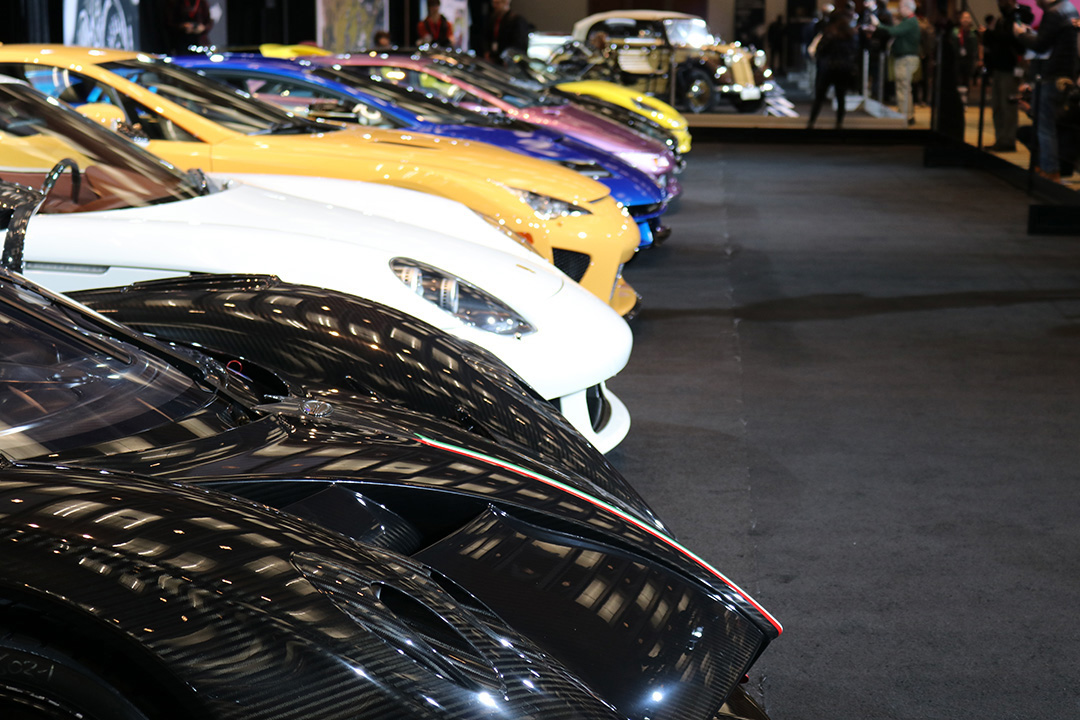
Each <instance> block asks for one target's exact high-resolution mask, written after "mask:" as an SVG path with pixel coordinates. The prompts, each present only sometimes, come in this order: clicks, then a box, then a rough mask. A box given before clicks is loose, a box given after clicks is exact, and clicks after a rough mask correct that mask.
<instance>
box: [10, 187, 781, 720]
mask: <svg viewBox="0 0 1080 720" xmlns="http://www.w3.org/2000/svg"><path fill="white" fill-rule="evenodd" d="M40 202H41V198H40V196H39V195H38V194H37V193H35V192H33V191H30V190H27V189H24V188H18V187H14V186H8V187H7V188H5V189H4V192H3V193H2V194H0V207H2V208H3V210H2V212H4V213H6V215H7V216H9V217H10V220H9V225H10V227H11V230H9V232H8V235H7V238H6V241H5V247H4V256H5V260H6V261H7V263H9V264H11V265H13V266H16V267H17V265H18V262H19V258H18V255H19V252H18V250H19V246H20V242H21V241H20V238H21V236H22V235H23V233H25V229H26V225H27V222H28V221H29V218H30V216H31V214H32V212H33V208H34V207H35V206H36V205H37V204H39V203H40ZM5 219H7V218H5ZM172 282H176V283H179V284H181V285H184V284H186V285H187V286H188V287H189V288H190V289H194V288H195V287H197V286H198V285H199V284H200V283H204V284H205V288H204V289H205V290H207V291H208V292H209V293H210V295H209V296H210V297H215V298H217V300H221V299H224V298H225V297H226V295H225V294H223V293H222V292H221V291H222V290H223V289H224V287H225V286H228V285H230V284H232V285H234V286H235V287H233V288H232V290H231V291H230V292H231V295H232V298H233V300H234V302H235V303H237V304H240V305H244V306H245V307H246V309H247V310H255V311H258V310H259V309H260V307H261V306H263V305H268V306H270V308H273V307H275V306H276V307H277V308H278V309H286V311H288V309H289V308H297V311H296V312H297V315H296V317H302V318H306V319H307V321H308V322H309V324H310V327H311V328H312V329H314V330H315V332H319V329H320V328H326V327H327V325H326V324H324V323H323V322H322V321H320V318H319V312H318V310H317V309H316V308H317V306H318V304H319V303H320V300H318V299H317V297H315V298H306V299H302V300H300V301H299V302H296V303H291V304H290V302H289V298H290V297H291V296H292V295H291V293H292V292H293V290H296V289H297V288H291V287H285V286H275V285H274V284H273V282H272V281H268V280H267V279H261V280H260V279H247V280H243V279H237V278H212V277H205V278H198V277H195V278H189V279H185V280H183V281H172ZM260 283H262V284H263V285H266V286H267V287H263V288H262V289H261V290H260V287H259V285H260ZM132 292H134V293H135V294H138V292H139V291H138V290H133V291H132ZM110 294H111V295H115V296H123V295H125V294H127V293H125V291H124V290H123V289H118V290H116V291H112V292H111V293H104V295H105V296H108V295H110ZM93 295H95V296H96V297H97V299H98V300H99V301H100V302H99V303H98V305H99V308H105V309H108V307H109V306H110V304H111V303H123V302H124V301H123V300H122V299H116V300H108V299H103V297H102V295H101V294H100V293H94V294H93ZM167 297H168V295H167V294H165V295H163V296H162V298H163V299H164V298H167ZM215 302H216V301H215ZM329 302H330V303H331V304H336V303H337V300H336V299H331V300H330V301H329ZM154 304H155V303H147V304H146V307H145V309H146V310H147V311H148V312H149V311H151V310H152V309H153V306H154ZM196 305H198V308H199V309H201V310H211V309H212V307H211V306H212V305H213V303H212V302H206V303H196ZM188 309H189V310H190V309H196V308H193V307H190V306H189V307H188ZM332 313H333V311H331V314H332ZM185 314H186V315H187V317H188V318H189V322H191V323H192V324H193V325H194V326H199V325H204V324H212V323H213V322H214V314H213V313H205V312H203V313H199V312H196V313H180V312H177V313H175V314H174V315H173V319H174V320H175V321H178V322H179V321H180V320H181V318H182V316H183V315H185ZM240 314H242V313H241V312H238V313H237V315H240ZM192 315H194V317H192ZM227 315H228V313H226V316H227ZM272 315H273V313H268V314H267V317H272ZM283 320H285V322H283V323H282V325H283V327H288V326H289V325H290V323H289V322H288V319H287V318H286V319H283ZM359 330H360V331H361V332H369V331H371V328H359ZM399 330H401V332H403V333H405V335H401V336H398V337H397V338H394V337H393V336H392V332H393V331H391V336H388V337H384V338H380V339H385V340H388V341H396V342H397V343H400V344H401V345H405V346H406V347H405V350H407V349H408V347H409V346H410V343H409V340H408V338H407V337H406V335H408V334H412V333H423V332H424V327H423V326H422V324H421V323H417V322H416V321H409V320H406V321H405V325H404V327H402V328H399ZM222 332H223V333H225V334H228V333H229V328H228V326H225V327H223V328H222ZM369 339H372V340H374V339H376V338H374V337H370V336H369ZM264 340H266V342H267V343H269V344H272V343H273V340H272V338H271V337H269V336H265V337H264ZM447 342H449V343H451V344H453V343H455V342H456V341H453V340H450V339H447ZM278 344H279V345H282V344H286V345H288V346H290V347H294V346H298V345H299V343H295V342H292V341H290V340H288V339H283V340H282V342H280V343H278ZM300 347H302V346H300ZM278 353H279V355H284V354H288V353H287V351H281V350H279V351H278ZM481 354H482V353H481ZM396 355H398V356H399V357H396V358H393V357H391V356H389V355H388V356H387V358H386V359H387V362H388V364H389V367H388V369H387V374H388V375H389V376H391V377H392V376H393V374H394V373H395V372H405V373H408V372H409V371H410V363H409V362H408V361H407V360H405V359H403V358H402V357H400V355H401V352H398V353H396ZM431 359H432V360H433V361H434V363H433V364H432V366H431V367H429V368H428V371H429V372H430V373H431V374H432V377H431V380H432V382H433V383H436V384H443V385H445V386H446V388H447V389H448V390H449V391H450V392H455V390H454V389H453V388H454V387H455V386H456V385H457V384H458V383H456V382H455V379H454V378H453V371H452V372H451V375H450V377H443V376H442V373H441V372H440V370H439V367H438V366H439V365H440V364H441V366H442V367H444V368H446V369H452V368H454V367H455V363H458V364H460V361H459V360H458V359H457V358H455V357H454V356H453V355H451V354H446V355H443V356H440V355H439V354H437V353H433V354H432V356H431ZM272 362H274V363H276V362H277V361H276V360H272ZM301 365H302V363H301ZM477 372H478V373H479V375H481V376H484V375H486V376H488V378H487V379H488V380H489V382H488V386H489V388H490V389H491V390H492V391H493V393H494V394H491V395H489V397H488V399H489V400H492V401H496V400H498V401H501V400H503V399H504V398H505V399H509V400H511V401H513V400H514V399H515V397H516V396H518V395H520V394H521V393H522V392H523V391H522V390H521V389H519V390H518V391H516V392H515V391H513V388H512V382H511V383H510V385H507V382H508V381H507V378H510V379H511V380H512V376H511V375H510V374H509V373H508V372H506V371H505V369H502V370H501V374H502V377H500V375H499V373H500V368H499V367H498V365H497V363H493V362H489V363H488V366H487V367H486V368H477ZM399 379H400V378H399ZM483 381H484V379H483V378H481V382H483ZM299 382H304V380H303V379H302V378H300V377H295V376H294V377H289V376H288V375H286V374H284V373H279V372H276V371H275V370H273V369H272V368H271V367H269V366H266V365H261V364H260V362H259V359H258V358H257V357H244V358H242V359H241V358H237V357H235V356H233V357H230V356H229V354H227V353H226V354H216V353H206V352H202V351H200V349H199V348H194V347H190V346H179V345H166V344H164V343H162V342H161V341H159V340H155V339H152V338H150V337H147V336H145V335H141V334H139V333H136V332H134V331H132V330H130V329H128V328H125V327H123V326H121V325H118V324H116V323H114V322H113V321H112V320H111V319H109V317H107V316H103V315H101V314H98V313H93V312H91V311H89V310H88V309H86V308H85V307H84V306H81V305H79V304H77V303H75V302H74V301H72V300H71V299H68V298H64V297H62V296H58V295H55V294H52V293H50V292H48V291H46V290H44V289H42V288H40V287H36V286H34V285H32V284H30V283H28V282H27V281H25V280H24V279H22V278H20V277H19V276H18V275H13V274H9V273H7V272H6V271H3V272H0V428H2V429H0V458H2V460H3V463H2V466H0V507H2V508H4V512H3V513H0V538H2V539H5V540H10V542H5V543H4V561H5V562H4V563H3V564H2V567H0V626H3V627H5V628H7V629H8V630H9V631H11V632H7V633H4V634H3V635H2V636H0V637H2V638H3V639H2V640H0V650H2V651H4V652H7V653H8V655H7V656H6V657H8V658H9V659H14V661H16V662H19V663H23V664H22V665H20V667H24V668H30V667H31V665H32V664H34V663H37V664H38V665H33V667H34V668H39V669H40V672H29V671H28V672H22V673H6V674H4V676H3V677H2V678H0V703H7V704H8V705H9V706H15V707H19V706H20V703H21V704H22V705H27V706H28V705H34V704H36V705H37V706H38V707H39V708H40V707H42V706H44V707H45V711H44V712H42V713H40V714H41V715H42V716H45V717H55V716H57V715H59V712H55V709H57V708H60V709H63V711H64V712H66V715H60V716H61V717H69V718H74V717H85V716H86V715H91V716H96V717H124V718H134V719H139V718H143V717H155V718H157V717H212V718H219V717H220V718H240V717H244V718H262V717H265V718H272V717H284V718H298V717H319V718H337V717H342V718H344V717H352V718H357V717H359V718H367V717H371V718H386V717H431V718H455V717H464V718H485V717H490V718H494V717H511V718H517V717H520V718H525V717H562V716H566V717H586V718H593V717H596V718H612V719H614V718H633V719H634V720H645V718H649V719H650V720H654V719H656V718H661V719H668V718H670V719H672V720H674V719H676V718H679V719H681V720H682V719H687V718H689V719H691V720H694V719H697V718H700V719H701V720H711V719H713V718H718V717H725V716H728V717H731V716H735V717H746V718H763V717H764V713H762V712H761V711H760V709H759V708H757V707H756V706H755V705H754V704H753V703H752V702H751V701H749V699H748V698H747V697H746V696H745V694H744V693H743V692H742V691H741V689H740V687H739V682H740V680H741V679H742V678H743V677H745V674H746V672H747V671H748V670H749V668H750V666H751V665H752V664H753V662H754V661H755V660H756V659H757V657H758V656H759V655H760V654H761V652H762V651H763V650H764V649H765V647H766V646H767V645H768V644H769V642H771V641H772V640H773V639H775V638H776V637H778V636H779V634H780V633H781V632H782V628H781V626H780V625H779V623H778V622H777V621H776V619H775V618H773V617H772V616H771V615H770V614H769V613H768V612H767V611H765V610H764V609H763V608H762V607H761V605H760V604H759V603H757V602H756V601H755V600H753V598H751V597H750V596H749V595H747V594H746V593H745V592H744V591H743V590H741V589H740V588H739V587H738V586H737V585H735V584H734V583H732V582H731V581H730V580H729V579H728V578H726V577H725V576H724V575H723V574H722V573H720V572H719V571H718V570H716V569H715V568H713V567H712V566H710V565H709V564H708V563H706V562H705V561H704V560H703V559H701V558H699V557H698V556H696V555H694V554H693V553H692V552H691V551H690V550H688V549H687V548H685V547H684V546H682V545H681V544H680V543H678V542H677V541H676V540H675V539H674V538H673V537H672V536H671V535H670V534H669V533H668V532H667V530H666V529H665V528H664V526H663V524H662V523H661V522H660V521H659V520H657V519H656V518H655V516H654V515H653V513H652V512H651V510H650V509H649V507H648V505H647V504H646V503H645V502H644V500H642V499H641V498H640V496H638V494H637V493H636V492H635V491H634V490H633V489H632V488H631V487H630V486H629V485H628V484H627V483H626V482H625V480H623V479H622V478H621V476H618V474H617V473H615V472H614V471H611V472H608V473H604V474H603V475H602V476H600V475H597V474H596V473H594V475H593V477H592V478H587V477H584V476H581V475H578V474H577V473H575V472H573V471H572V470H570V471H568V470H566V469H565V468H560V467H556V466H554V465H547V464H545V463H544V462H542V461H540V460H538V459H536V458H535V457H534V456H530V455H528V454H525V453H521V452H517V451H515V449H514V448H513V445H512V443H509V442H507V441H506V440H505V439H501V438H491V437H488V436H487V434H485V433H484V432H482V431H478V430H476V429H475V428H470V427H465V426H464V425H462V424H460V423H453V422H447V421H445V420H444V419H443V418H441V417H439V416H438V415H432V414H427V413H423V412H415V411H406V410H404V409H402V408H401V407H399V406H397V405H394V404H392V403H388V402H386V401H385V400H383V399H381V398H379V397H376V396H374V395H372V394H368V393H364V392H357V391H356V390H349V389H345V388H334V387H328V386H326V385H323V384H321V383H320V382H318V381H311V380H308V381H306V386H304V387H301V386H300V385H298V383H299ZM305 388H306V389H305ZM458 391H461V392H468V391H467V390H461V389H460V388H459V390H458ZM524 394H525V395H527V393H524ZM483 395H484V393H483V392H478V393H477V396H478V397H477V399H479V400H480V401H481V402H482V401H483ZM522 407H524V406H522ZM541 416H542V413H541ZM529 417H532V414H531V413H526V414H524V415H523V416H522V419H523V420H527V419H528V418H529ZM557 420H558V418H557V416H553V422H557ZM567 431H568V432H570V433H571V434H572V431H569V430H567ZM588 450H589V448H588V446H587V445H583V450H582V451H583V452H587V451H588ZM597 461H598V462H599V463H600V464H601V466H603V459H602V458H598V459H597ZM129 472H130V473H134V476H129V475H127V474H126V473H129ZM138 476H153V477H154V478H156V480H145V479H140V477H138ZM221 493H227V494H228V495H231V496H233V497H234V498H237V499H233V498H230V497H226V496H224V495H222V494H221ZM247 501H254V502H256V503H259V505H251V504H250V502H247ZM312 523H313V524H314V525H318V526H319V528H323V529H325V531H324V530H320V529H319V528H315V527H313V526H312ZM103 657H107V660H102V658H103ZM87 658H91V660H89V661H88V660H87ZM53 678H55V680H54V679H53ZM2 707H3V705H0V708H2ZM50 708H52V709H53V710H54V714H53V715H50V714H49V709H50ZM120 709H122V710H123V713H121V712H120ZM725 713H728V714H727V715H725Z"/></svg>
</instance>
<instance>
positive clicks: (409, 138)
mask: <svg viewBox="0 0 1080 720" xmlns="http://www.w3.org/2000/svg"><path fill="white" fill-rule="evenodd" d="M104 63H131V64H132V65H131V67H133V68H136V70H137V71H138V72H142V70H143V69H147V70H153V68H154V67H155V65H154V63H155V61H154V60H153V59H152V58H150V57H148V56H140V55H137V54H134V53H127V52H121V51H108V50H92V49H85V48H64V47H60V46H45V47H43V46H18V45H4V46H0V70H3V71H4V72H6V73H8V74H15V75H16V76H20V75H26V77H27V78H28V79H30V81H31V83H32V84H36V85H38V86H40V89H43V90H44V91H46V92H49V91H50V90H49V88H50V87H51V88H52V91H54V92H56V93H57V94H61V92H60V89H59V88H58V86H57V85H56V84H55V83H54V82H53V80H52V78H53V76H52V74H51V73H46V74H45V75H36V74H35V73H37V72H38V71H39V70H40V69H42V68H48V67H57V68H62V69H65V70H67V71H68V72H69V73H75V74H76V75H78V76H81V77H83V78H87V79H89V80H90V81H92V83H94V84H96V85H101V86H103V87H107V88H111V90H110V91H109V92H112V93H115V94H117V95H118V96H123V97H127V98H129V100H130V101H132V102H135V103H138V104H139V105H140V106H142V107H143V108H145V109H146V110H147V112H149V114H150V116H153V117H154V118H156V120H155V122H157V123H158V124H161V125H163V126H167V128H174V130H170V133H171V135H168V136H165V137H164V139H151V140H150V141H149V143H148V144H147V148H148V149H149V150H151V151H152V152H154V153H155V154H157V155H159V156H161V157H163V158H165V159H166V160H169V161H170V162H172V163H173V164H175V165H177V166H178V167H180V168H182V169H187V168H191V167H199V168H201V169H203V170H206V171H208V172H220V173H228V172H240V173H243V172H252V173H276V174H289V175H312V176H329V177H340V178H344V179H352V180H366V181H372V182H382V183H389V184H393V185H395V186H398V187H404V188H408V189H414V190H420V191H423V192H430V193H433V194H436V195H441V196H444V197H449V198H451V199H455V200H459V201H461V202H463V203H465V204H466V205H468V206H469V207H471V208H473V209H475V210H477V211H480V212H482V213H484V214H485V215H488V216H489V217H492V218H494V219H495V220H496V221H499V222H501V223H503V224H505V226H506V227H508V228H509V229H511V230H514V231H515V232H518V233H520V234H522V235H524V236H526V237H527V238H528V239H529V240H530V242H531V243H532V244H533V246H534V247H535V248H536V249H537V251H538V252H540V253H541V255H543V256H544V257H546V258H547V259H549V260H552V259H554V251H555V250H556V249H565V250H570V251H573V252H580V253H581V254H584V255H586V256H587V257H588V258H589V264H588V268H587V270H586V272H585V273H584V275H583V276H582V277H581V278H580V281H579V282H580V283H581V284H582V286H583V287H585V288H586V289H588V290H589V291H590V292H592V293H593V294H594V295H596V296H597V297H599V298H600V299H601V300H604V301H605V302H609V303H611V302H613V301H614V300H615V299H616V298H619V299H620V300H621V299H622V296H618V295H613V289H614V288H615V286H616V283H617V282H618V281H619V279H620V277H619V269H620V267H621V265H622V264H623V263H624V262H626V261H627V260H629V259H630V258H631V257H632V256H633V253H634V251H635V250H636V248H637V246H638V243H639V242H640V234H639V232H638V230H637V227H636V225H635V223H634V222H633V220H632V219H631V218H630V216H629V214H628V213H627V212H626V211H625V210H624V209H622V208H620V207H619V205H618V203H617V202H616V201H615V200H614V199H613V198H612V197H611V196H610V193H609V191H608V190H607V188H606V187H604V186H603V185H601V184H599V183H597V182H595V181H593V180H590V179H588V178H585V177H583V176H581V175H580V174H579V173H576V172H573V171H571V170H568V169H566V168H561V167H555V166H552V165H551V164H550V163H548V162H546V161H541V160H535V159H532V158H528V157H524V156H521V155H518V154H516V153H511V152H508V151H505V150H499V149H497V148H494V147H491V146H488V145H483V144H479V143H470V142H466V141H462V140H456V139H452V138H439V137H436V136H428V135H423V134H420V133H414V132H411V131H409V132H400V131H389V130H381V129H378V128H371V129H359V128H342V127H340V126H336V125H331V124H327V125H325V127H323V128H320V129H319V131H318V132H314V133H308V132H306V131H305V132H302V133H297V134H282V133H275V132H269V133H265V134H254V135H247V134H244V133H242V132H238V131H236V130H233V129H230V128H229V127H227V126H226V125H224V124H221V123H219V122H216V121H215V120H214V119H208V118H207V117H204V116H202V115H200V114H198V113H197V112H193V111H192V110H189V109H188V108H185V107H182V106H181V105H179V104H177V103H175V102H173V101H172V100H170V99H169V98H167V97H165V96H164V95H162V94H161V93H158V92H153V91H152V90H151V89H148V88H146V87H142V86H141V85H138V84H136V83H134V82H131V81H128V80H125V79H124V78H122V77H120V76H118V75H116V74H114V73H112V72H109V71H108V70H105V69H103V68H101V67H100V65H101V64H104ZM133 72H134V71H133ZM147 77H149V76H147ZM42 78H44V80H43V79H42ZM46 80H47V82H46ZM43 83H44V84H43ZM129 122H130V123H132V124H138V119H137V118H134V117H132V118H129ZM170 137H171V138H173V139H170ZM508 188H509V189H508ZM513 188H518V189H527V190H528V191H530V192H534V193H539V194H541V195H548V196H551V197H556V198H558V199H560V200H563V201H565V202H568V203H570V204H572V205H576V206H580V207H582V208H584V209H585V210H587V211H588V212H586V213H570V214H567V215H559V216H554V217H552V218H551V219H549V220H545V219H544V218H542V217H541V216H540V215H538V214H537V213H536V212H534V211H532V209H531V208H530V207H529V206H528V205H527V204H526V203H525V202H523V200H522V199H521V197H520V194H519V193H517V192H515V191H514V190H512V189H513ZM632 307H633V303H630V304H629V305H627V303H626V302H625V301H623V302H622V303H621V305H620V306H617V307H615V309H616V311H618V312H619V313H620V314H625V313H627V312H629V311H630V310H631V309H632Z"/></svg>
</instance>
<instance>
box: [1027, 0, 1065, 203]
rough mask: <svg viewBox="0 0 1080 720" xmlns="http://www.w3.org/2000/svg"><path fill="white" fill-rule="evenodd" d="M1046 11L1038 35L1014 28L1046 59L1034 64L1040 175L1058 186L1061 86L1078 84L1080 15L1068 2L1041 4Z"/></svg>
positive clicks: (1045, 1) (1044, 1)
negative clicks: (1078, 25) (1075, 82)
mask: <svg viewBox="0 0 1080 720" xmlns="http://www.w3.org/2000/svg"><path fill="white" fill-rule="evenodd" d="M1038 3H1039V7H1040V8H1042V10H1043V16H1042V22H1041V23H1040V24H1039V30H1038V32H1035V31H1034V30H1032V29H1031V28H1030V27H1028V26H1027V25H1023V24H1021V23H1016V24H1015V25H1014V26H1013V30H1014V33H1015V34H1016V38H1017V39H1018V40H1019V41H1020V44H1021V45H1023V46H1024V47H1026V48H1028V49H1031V50H1034V51H1035V52H1037V53H1040V54H1045V58H1043V59H1041V60H1038V61H1037V62H1035V63H1033V69H1034V71H1035V72H1036V74H1037V82H1036V86H1035V136H1036V139H1037V141H1038V146H1039V147H1038V167H1037V168H1036V172H1038V173H1039V174H1040V175H1042V176H1043V177H1046V178H1048V179H1050V180H1054V181H1055V182H1056V181H1058V180H1060V179H1061V168H1060V167H1059V164H1058V131H1057V120H1058V118H1057V115H1058V109H1059V107H1060V105H1061V103H1060V98H1061V93H1062V88H1061V86H1060V85H1059V83H1060V82H1061V81H1064V83H1066V84H1067V83H1072V82H1074V81H1075V80H1076V73H1077V49H1076V32H1077V29H1076V26H1075V25H1074V24H1073V22H1074V21H1076V20H1080V13H1077V11H1076V8H1075V7H1074V6H1073V4H1072V3H1071V2H1069V0H1038Z"/></svg>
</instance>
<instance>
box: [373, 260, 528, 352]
mask: <svg viewBox="0 0 1080 720" xmlns="http://www.w3.org/2000/svg"><path fill="white" fill-rule="evenodd" d="M390 269H391V270H393V271H394V274H395V275H397V276H398V279H399V280H401V282H403V283H405V285H406V287H408V288H410V289H411V290H412V291H413V292H415V293H416V294H417V295H419V296H420V297H422V298H424V299H425V300H427V301H428V302H430V303H432V304H433V305H436V306H438V307H439V309H441V310H443V311H445V312H448V313H450V314H451V315H453V316H454V317H456V318H457V319H458V320H460V321H461V322H463V323H465V324H466V325H471V326H473V327H475V328H477V329H479V330H484V331H485V332H490V333H495V334H496V335H519V336H520V335H529V334H531V333H534V332H536V328H534V327H533V326H532V325H530V324H529V323H528V321H527V320H525V318H523V317H521V316H520V315H518V314H517V313H516V312H514V311H513V310H512V309H510V307H509V306H507V305H506V303H504V302H503V301H501V300H499V299H498V298H496V297H494V296H492V295H489V294H488V293H486V292H484V291H483V290H481V289H480V288H478V287H475V286H473V285H470V284H469V283H467V282H465V281H464V280H462V279H461V278H459V277H458V276H456V275H453V274H452V273H448V272H446V271H445V270H440V269H439V268H436V267H432V266H431V265H425V264H424V263H421V262H417V261H416V260H412V259H409V258H400V257H399V258H394V259H393V260H391V261H390Z"/></svg>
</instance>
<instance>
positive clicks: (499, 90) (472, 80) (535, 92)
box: [439, 62, 565, 108]
mask: <svg viewBox="0 0 1080 720" xmlns="http://www.w3.org/2000/svg"><path fill="white" fill-rule="evenodd" d="M474 69H475V71H476V72H475V73H474V72H473V71H474ZM439 70H440V71H442V72H444V73H446V74H447V75H449V76H450V77H452V78H454V79H455V80H458V81H460V82H463V83H468V84H471V85H475V86H476V87H478V88H480V89H481V90H483V91H484V92H487V93H490V94H491V95H494V96H495V97H498V98H500V99H501V100H503V101H504V102H507V103H509V104H510V105H513V106H514V107H516V108H526V107H532V106H536V105H562V104H565V103H564V101H562V100H557V99H553V98H549V97H548V96H546V95H545V94H544V88H542V87H541V86H540V85H539V84H538V83H534V82H530V81H521V80H517V79H516V78H514V76H512V75H510V74H508V73H506V72H505V71H503V70H500V69H499V68H496V67H494V66H491V65H488V64H486V63H481V62H474V63H470V64H469V65H468V66H466V65H463V64H460V63H459V64H456V65H452V66H451V65H447V64H445V63H442V62H440V63H439Z"/></svg>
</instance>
